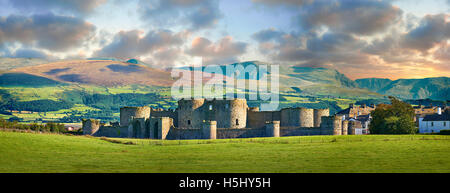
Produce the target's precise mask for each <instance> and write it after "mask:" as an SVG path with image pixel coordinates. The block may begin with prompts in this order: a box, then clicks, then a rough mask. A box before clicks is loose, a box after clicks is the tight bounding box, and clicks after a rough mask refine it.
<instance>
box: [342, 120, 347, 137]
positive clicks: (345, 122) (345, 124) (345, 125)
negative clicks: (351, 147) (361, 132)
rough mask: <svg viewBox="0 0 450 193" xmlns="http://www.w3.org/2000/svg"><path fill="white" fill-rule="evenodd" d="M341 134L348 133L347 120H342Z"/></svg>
mask: <svg viewBox="0 0 450 193" xmlns="http://www.w3.org/2000/svg"><path fill="white" fill-rule="evenodd" d="M342 135H348V120H343V121H342Z"/></svg>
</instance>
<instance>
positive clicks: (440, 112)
mask: <svg viewBox="0 0 450 193" xmlns="http://www.w3.org/2000/svg"><path fill="white" fill-rule="evenodd" d="M437 114H438V115H441V114H442V109H441V107H438V108H437Z"/></svg>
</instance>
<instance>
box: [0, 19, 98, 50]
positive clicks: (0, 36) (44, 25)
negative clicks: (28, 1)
mask: <svg viewBox="0 0 450 193" xmlns="http://www.w3.org/2000/svg"><path fill="white" fill-rule="evenodd" d="M95 29H96V27H95V26H94V25H92V24H90V23H88V22H85V21H84V20H82V19H79V18H74V17H67V16H57V15H53V14H45V15H32V16H31V17H25V16H17V15H11V16H8V17H0V46H1V45H3V46H4V44H7V43H10V44H11V43H21V44H23V45H30V46H35V47H38V48H44V49H47V50H51V51H67V50H69V49H70V48H74V47H78V46H80V45H81V44H82V43H83V42H85V41H86V40H88V39H89V38H91V36H92V35H93V34H94V32H95Z"/></svg>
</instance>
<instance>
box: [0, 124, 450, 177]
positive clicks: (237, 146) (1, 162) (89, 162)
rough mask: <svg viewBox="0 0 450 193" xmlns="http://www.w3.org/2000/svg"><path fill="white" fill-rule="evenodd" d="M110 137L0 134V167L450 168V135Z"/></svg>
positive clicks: (190, 169) (12, 169)
mask: <svg viewBox="0 0 450 193" xmlns="http://www.w3.org/2000/svg"><path fill="white" fill-rule="evenodd" d="M114 140H115V142H118V141H120V142H123V143H125V142H129V143H130V142H132V143H133V144H134V145H125V144H121V143H112V142H110V141H105V140H102V139H100V138H93V137H85V136H65V135H54V134H32V133H14V132H3V131H0V172H1V173H5V172H19V173H20V172H189V173H190V172H262V173H265V172H286V173H290V172H446V173H448V172H450V136H438V135H415V136H409V135H397V136H388V135H384V136H303V137H282V138H254V139H224V140H184V141H158V140H142V139H141V140H137V139H114ZM114 140H113V141H114Z"/></svg>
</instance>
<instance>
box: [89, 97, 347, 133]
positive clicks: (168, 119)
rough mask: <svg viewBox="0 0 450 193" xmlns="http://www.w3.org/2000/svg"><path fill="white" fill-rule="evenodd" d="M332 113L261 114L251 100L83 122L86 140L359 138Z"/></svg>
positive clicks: (135, 110)
mask: <svg viewBox="0 0 450 193" xmlns="http://www.w3.org/2000/svg"><path fill="white" fill-rule="evenodd" d="M354 129H355V128H352V127H351V124H350V126H349V124H348V121H346V120H344V119H343V116H341V115H333V116H330V113H329V109H308V108H285V109H281V110H279V111H260V110H259V108H258V107H248V106H247V101H246V100H245V99H233V100H216V99H213V100H206V99H181V100H179V101H178V108H177V109H176V110H162V109H152V108H150V107H123V108H121V109H120V123H115V124H110V125H103V124H100V122H99V121H98V120H92V119H87V120H83V133H84V134H86V135H94V136H105V137H124V138H149V139H224V138H251V137H280V136H302V135H348V134H355V133H354Z"/></svg>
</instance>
